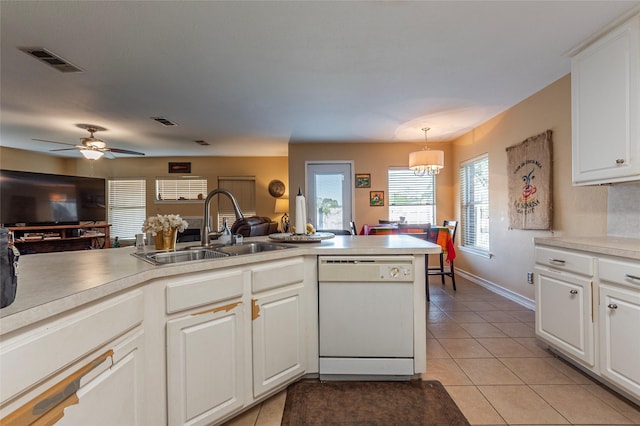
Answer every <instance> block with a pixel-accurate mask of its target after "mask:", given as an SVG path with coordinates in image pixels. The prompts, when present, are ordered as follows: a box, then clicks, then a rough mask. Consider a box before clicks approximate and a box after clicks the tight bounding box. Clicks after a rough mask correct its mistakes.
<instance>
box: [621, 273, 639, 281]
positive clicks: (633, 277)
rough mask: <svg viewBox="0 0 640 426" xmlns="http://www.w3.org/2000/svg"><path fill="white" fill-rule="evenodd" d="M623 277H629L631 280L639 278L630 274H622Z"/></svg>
mask: <svg viewBox="0 0 640 426" xmlns="http://www.w3.org/2000/svg"><path fill="white" fill-rule="evenodd" d="M624 276H625V277H627V278H631V279H632V280H640V277H638V276H636V275H631V274H624Z"/></svg>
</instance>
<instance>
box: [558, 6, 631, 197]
mask: <svg viewBox="0 0 640 426" xmlns="http://www.w3.org/2000/svg"><path fill="white" fill-rule="evenodd" d="M571 93H572V147H573V183H574V184H575V185H591V184H602V183H614V182H625V181H632V180H640V15H637V16H635V17H633V18H632V19H630V20H628V21H626V22H625V23H623V24H622V25H620V26H618V27H616V28H615V29H613V30H612V31H610V32H608V33H607V34H605V35H604V36H602V37H601V38H599V39H597V40H596V41H594V42H593V43H592V44H590V45H588V46H587V47H586V48H585V49H583V50H582V51H580V52H579V53H578V54H576V55H575V56H574V57H573V59H572V64H571Z"/></svg>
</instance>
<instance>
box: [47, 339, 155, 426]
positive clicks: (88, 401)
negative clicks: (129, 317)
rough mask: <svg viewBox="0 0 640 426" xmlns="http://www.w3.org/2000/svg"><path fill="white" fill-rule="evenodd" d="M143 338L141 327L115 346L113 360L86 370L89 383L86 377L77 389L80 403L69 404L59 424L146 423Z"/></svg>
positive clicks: (72, 425)
mask: <svg viewBox="0 0 640 426" xmlns="http://www.w3.org/2000/svg"><path fill="white" fill-rule="evenodd" d="M143 338H144V336H143V333H142V332H141V331H139V332H136V333H135V334H134V335H133V336H131V338H130V339H128V340H127V341H126V342H123V344H121V345H119V347H117V348H116V349H115V350H114V354H113V356H112V358H113V359H112V360H109V359H106V360H105V362H102V363H101V366H98V367H97V368H96V372H95V373H94V374H87V376H86V377H87V378H88V379H87V383H83V382H84V381H85V380H84V378H83V379H82V380H81V382H80V384H81V386H80V389H79V390H78V391H77V393H76V395H77V398H78V403H77V404H75V405H70V406H69V407H67V408H66V409H65V411H64V417H62V419H60V421H59V422H58V423H56V425H60V426H63V425H69V426H75V425H94V426H112V425H132V426H133V425H140V426H143V425H145V424H146V422H145V421H144V420H143V419H142V417H141V413H142V406H143V404H144V402H143V399H144V394H143V373H142V371H143V365H144V349H143V346H144V345H143ZM112 362H113V364H112ZM92 376H95V377H92ZM105 401H109V403H105Z"/></svg>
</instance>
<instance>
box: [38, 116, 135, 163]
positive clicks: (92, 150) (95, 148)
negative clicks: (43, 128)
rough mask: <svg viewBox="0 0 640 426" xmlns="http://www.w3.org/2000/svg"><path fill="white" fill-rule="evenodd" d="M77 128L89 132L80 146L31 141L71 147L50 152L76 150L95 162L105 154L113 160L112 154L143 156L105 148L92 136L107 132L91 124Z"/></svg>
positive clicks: (133, 152) (128, 151) (105, 146)
mask: <svg viewBox="0 0 640 426" xmlns="http://www.w3.org/2000/svg"><path fill="white" fill-rule="evenodd" d="M77 126H78V127H79V128H81V129H84V130H86V131H88V132H89V137H88V138H80V145H74V144H71V143H66V142H56V141H49V140H45V139H33V140H34V141H40V142H50V143H57V144H61V145H69V146H73V148H60V149H52V150H51V151H52V152H53V151H68V150H71V149H77V150H79V151H80V153H81V154H82V155H83V156H84V158H86V159H89V160H97V159H98V158H100V157H102V156H103V155H105V154H106V157H107V158H115V156H114V155H113V153H116V154H129V155H144V153H142V152H137V151H130V150H128V149H121V148H110V147H107V144H106V143H105V142H104V141H103V140H102V139H98V138H96V137H95V136H93V134H94V133H96V132H102V131H105V130H107V129H105V128H104V127H100V126H95V125H93V124H78V125H77Z"/></svg>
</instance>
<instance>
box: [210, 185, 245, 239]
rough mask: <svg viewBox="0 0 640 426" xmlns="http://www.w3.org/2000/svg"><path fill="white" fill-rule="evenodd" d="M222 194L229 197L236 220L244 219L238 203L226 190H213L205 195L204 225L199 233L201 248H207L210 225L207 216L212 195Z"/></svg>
mask: <svg viewBox="0 0 640 426" xmlns="http://www.w3.org/2000/svg"><path fill="white" fill-rule="evenodd" d="M217 194H222V195H226V196H227V197H229V199H230V200H231V204H232V205H233V212H234V213H235V215H236V220H240V219H244V215H243V214H242V211H240V207H239V206H238V202H237V201H236V198H235V197H234V196H233V194H232V193H231V192H229V191H227V190H226V189H220V188H217V189H214V190H213V191H211V192H209V194H207V198H206V199H205V200H204V218H203V219H204V223H203V224H202V231H201V232H200V245H202V246H203V247H207V246H209V245H210V244H209V235H210V234H211V225H210V219H209V216H211V199H212V198H213V196H214V195H217Z"/></svg>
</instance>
